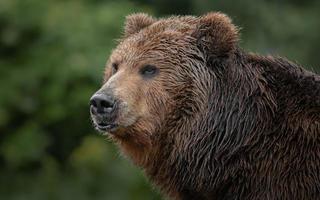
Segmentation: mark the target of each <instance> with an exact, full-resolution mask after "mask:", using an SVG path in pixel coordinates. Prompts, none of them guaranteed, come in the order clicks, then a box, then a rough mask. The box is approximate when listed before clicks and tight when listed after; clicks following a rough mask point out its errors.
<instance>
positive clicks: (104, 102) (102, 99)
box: [90, 93, 115, 114]
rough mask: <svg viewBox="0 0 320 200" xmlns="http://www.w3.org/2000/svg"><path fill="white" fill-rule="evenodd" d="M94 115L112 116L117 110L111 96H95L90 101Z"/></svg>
mask: <svg viewBox="0 0 320 200" xmlns="http://www.w3.org/2000/svg"><path fill="white" fill-rule="evenodd" d="M90 105H91V112H92V113H93V114H110V113H112V111H113V110H114V108H115V101H114V99H113V98H112V97H111V96H110V95H106V94H101V93H98V94H94V95H93V96H92V97H91V99H90Z"/></svg>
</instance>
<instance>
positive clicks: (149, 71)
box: [140, 65, 159, 78]
mask: <svg viewBox="0 0 320 200" xmlns="http://www.w3.org/2000/svg"><path fill="white" fill-rule="evenodd" d="M158 71H159V70H158V68H157V67H155V66H153V65H145V66H143V67H142V68H141V69H140V74H141V75H142V76H143V77H147V78H151V77H153V76H155V75H156V74H157V73H158Z"/></svg>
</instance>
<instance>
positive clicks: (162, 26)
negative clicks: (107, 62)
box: [110, 16, 197, 62]
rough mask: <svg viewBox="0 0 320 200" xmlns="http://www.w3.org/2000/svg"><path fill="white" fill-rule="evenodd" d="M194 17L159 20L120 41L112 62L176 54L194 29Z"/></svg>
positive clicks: (158, 57) (160, 57) (159, 57)
mask: <svg viewBox="0 0 320 200" xmlns="http://www.w3.org/2000/svg"><path fill="white" fill-rule="evenodd" d="M196 20H197V19H196V18H195V17H189V16H185V17H171V18H166V19H160V20H158V21H156V22H155V23H153V24H152V25H150V26H149V27H146V28H145V29H143V30H141V31H140V32H138V33H136V34H134V35H131V36H129V37H128V38H125V39H123V40H122V41H120V43H119V45H118V46H117V47H116V49H115V50H114V51H113V53H112V55H111V58H110V59H111V60H112V61H113V62H122V61H131V62H135V60H141V59H148V58H149V59H150V58H152V59H162V58H163V57H164V56H167V57H170V56H174V55H172V54H170V52H172V53H173V54H174V52H176V50H177V48H179V49H181V48H183V47H185V46H186V45H188V44H186V43H187V39H188V37H189V36H190V34H191V33H190V32H191V31H192V30H194V29H195V24H196Z"/></svg>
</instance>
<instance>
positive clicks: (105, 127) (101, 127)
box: [96, 123, 119, 133]
mask: <svg viewBox="0 0 320 200" xmlns="http://www.w3.org/2000/svg"><path fill="white" fill-rule="evenodd" d="M118 127H119V125H118V124H111V123H98V124H96V128H97V130H98V131H100V132H109V133H113V132H115V131H116V130H117V129H118Z"/></svg>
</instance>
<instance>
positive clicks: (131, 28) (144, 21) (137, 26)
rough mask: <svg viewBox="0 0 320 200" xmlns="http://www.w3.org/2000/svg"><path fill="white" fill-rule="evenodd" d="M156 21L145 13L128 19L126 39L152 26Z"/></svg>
mask: <svg viewBox="0 0 320 200" xmlns="http://www.w3.org/2000/svg"><path fill="white" fill-rule="evenodd" d="M154 22H155V19H154V18H152V17H151V16H149V15H147V14H145V13H135V14H131V15H128V16H127V17H126V22H125V28H124V37H125V38H126V37H128V36H130V35H132V34H135V33H138V32H139V31H140V30H142V29H144V28H145V27H147V26H150V25H151V24H153V23H154Z"/></svg>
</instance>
